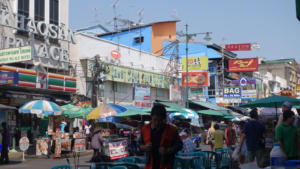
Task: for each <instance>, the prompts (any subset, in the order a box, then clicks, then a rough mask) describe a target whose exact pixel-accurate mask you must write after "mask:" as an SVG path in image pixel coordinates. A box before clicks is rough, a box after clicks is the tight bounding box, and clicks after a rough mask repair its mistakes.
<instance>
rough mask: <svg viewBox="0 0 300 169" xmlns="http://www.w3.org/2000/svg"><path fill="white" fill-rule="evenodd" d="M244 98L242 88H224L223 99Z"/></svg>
mask: <svg viewBox="0 0 300 169" xmlns="http://www.w3.org/2000/svg"><path fill="white" fill-rule="evenodd" d="M241 96H242V91H241V88H240V87H224V88H223V97H224V98H227V97H236V98H240V97H241Z"/></svg>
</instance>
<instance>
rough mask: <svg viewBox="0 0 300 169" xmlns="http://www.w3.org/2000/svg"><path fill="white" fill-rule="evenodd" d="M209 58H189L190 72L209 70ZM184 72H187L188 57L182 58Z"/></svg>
mask: <svg viewBox="0 0 300 169" xmlns="http://www.w3.org/2000/svg"><path fill="white" fill-rule="evenodd" d="M207 69H208V58H207V56H193V57H188V70H207ZM182 70H183V71H185V70H186V57H185V58H182Z"/></svg>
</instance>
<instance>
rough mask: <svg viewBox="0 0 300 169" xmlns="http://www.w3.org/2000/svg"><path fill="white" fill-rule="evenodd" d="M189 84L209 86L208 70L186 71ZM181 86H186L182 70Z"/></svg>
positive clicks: (184, 73)
mask: <svg viewBox="0 0 300 169" xmlns="http://www.w3.org/2000/svg"><path fill="white" fill-rule="evenodd" d="M188 85H189V86H209V73H208V72H188ZM182 86H186V72H182Z"/></svg>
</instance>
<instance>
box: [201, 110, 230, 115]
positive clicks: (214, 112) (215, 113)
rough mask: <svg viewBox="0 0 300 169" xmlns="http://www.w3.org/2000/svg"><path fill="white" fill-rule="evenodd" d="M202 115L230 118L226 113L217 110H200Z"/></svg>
mask: <svg viewBox="0 0 300 169" xmlns="http://www.w3.org/2000/svg"><path fill="white" fill-rule="evenodd" d="M198 113H200V114H205V115H211V116H230V114H228V113H227V112H226V111H217V110H200V111H198Z"/></svg>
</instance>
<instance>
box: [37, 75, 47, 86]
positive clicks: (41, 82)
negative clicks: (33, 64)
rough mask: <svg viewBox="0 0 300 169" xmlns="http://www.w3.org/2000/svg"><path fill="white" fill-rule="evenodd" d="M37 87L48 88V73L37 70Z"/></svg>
mask: <svg viewBox="0 0 300 169" xmlns="http://www.w3.org/2000/svg"><path fill="white" fill-rule="evenodd" d="M36 88H40V89H48V78H47V73H43V72H37V74H36Z"/></svg>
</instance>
